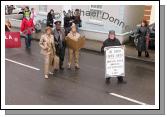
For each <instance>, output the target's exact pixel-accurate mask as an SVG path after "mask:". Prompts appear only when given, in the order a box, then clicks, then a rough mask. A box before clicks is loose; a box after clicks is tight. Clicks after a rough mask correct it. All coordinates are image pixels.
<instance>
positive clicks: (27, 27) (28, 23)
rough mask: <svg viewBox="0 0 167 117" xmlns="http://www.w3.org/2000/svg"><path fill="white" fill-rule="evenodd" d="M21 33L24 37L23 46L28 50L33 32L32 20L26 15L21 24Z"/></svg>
mask: <svg viewBox="0 0 167 117" xmlns="http://www.w3.org/2000/svg"><path fill="white" fill-rule="evenodd" d="M20 30H21V33H23V34H24V36H25V44H26V48H30V46H31V40H32V33H33V32H34V23H33V20H32V18H30V16H29V15H26V17H25V18H23V20H22V22H21V28H20Z"/></svg>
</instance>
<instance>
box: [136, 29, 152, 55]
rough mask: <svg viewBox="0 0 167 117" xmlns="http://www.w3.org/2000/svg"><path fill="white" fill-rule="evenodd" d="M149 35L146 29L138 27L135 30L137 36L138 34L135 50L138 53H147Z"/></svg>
mask: <svg viewBox="0 0 167 117" xmlns="http://www.w3.org/2000/svg"><path fill="white" fill-rule="evenodd" d="M149 33H150V30H149V28H148V27H139V28H138V29H137V34H139V35H138V43H137V50H138V51H140V52H142V51H147V49H148V39H149Z"/></svg>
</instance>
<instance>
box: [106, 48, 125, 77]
mask: <svg viewBox="0 0 167 117" xmlns="http://www.w3.org/2000/svg"><path fill="white" fill-rule="evenodd" d="M124 48H125V46H109V47H105V48H104V50H105V78H107V77H117V76H125V52H124Z"/></svg>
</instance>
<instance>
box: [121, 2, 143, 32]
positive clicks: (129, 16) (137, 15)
mask: <svg viewBox="0 0 167 117" xmlns="http://www.w3.org/2000/svg"><path fill="white" fill-rule="evenodd" d="M143 16H144V6H143V5H126V6H125V7H124V18H123V20H124V22H125V23H126V25H128V26H129V28H123V30H122V33H124V32H128V31H130V30H131V29H134V28H135V27H136V25H137V24H140V23H141V20H142V19H143Z"/></svg>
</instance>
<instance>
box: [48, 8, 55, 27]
mask: <svg viewBox="0 0 167 117" xmlns="http://www.w3.org/2000/svg"><path fill="white" fill-rule="evenodd" d="M53 19H54V10H53V9H51V10H50V12H49V13H48V15H47V26H50V27H52V28H53Z"/></svg>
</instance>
